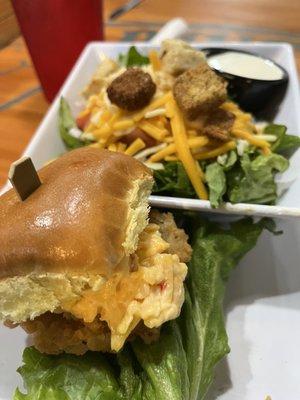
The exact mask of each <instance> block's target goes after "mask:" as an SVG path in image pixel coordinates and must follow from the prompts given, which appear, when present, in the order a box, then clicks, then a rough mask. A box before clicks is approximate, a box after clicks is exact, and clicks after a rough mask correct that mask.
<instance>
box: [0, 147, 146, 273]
mask: <svg viewBox="0 0 300 400" xmlns="http://www.w3.org/2000/svg"><path fill="white" fill-rule="evenodd" d="M39 176H40V179H41V181H42V185H41V186H40V187H39V188H38V189H37V190H36V191H35V192H34V193H32V194H31V195H30V196H29V197H28V198H27V199H26V200H25V201H23V202H22V201H21V200H19V198H18V196H17V194H16V193H15V191H14V190H13V189H11V190H10V191H8V192H7V193H5V194H4V195H3V196H1V198H0V238H1V246H0V279H3V278H7V277H14V276H22V275H28V274H32V273H33V274H34V273H44V272H52V273H67V274H80V275H81V274H82V275H83V274H103V275H109V274H110V272H111V271H112V270H113V269H114V268H115V267H116V266H117V265H118V264H119V263H120V261H121V260H122V258H123V257H124V256H125V255H128V254H131V253H132V252H134V251H135V248H136V245H137V241H138V235H139V233H140V232H141V231H142V230H143V229H144V228H145V226H146V224H147V217H148V203H147V199H148V195H149V194H150V191H151V187H152V182H153V180H152V176H151V173H150V171H149V170H148V169H147V168H146V167H145V166H144V165H143V164H141V163H140V162H138V161H136V160H135V159H134V158H132V157H129V156H126V155H123V154H120V153H115V152H110V151H107V150H99V149H94V148H81V149H77V150H73V151H71V152H69V153H67V154H65V155H63V156H62V157H60V158H59V159H57V160H56V161H53V162H52V163H51V164H49V165H47V166H45V167H44V168H42V169H41V170H40V171H39Z"/></svg>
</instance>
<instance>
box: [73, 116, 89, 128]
mask: <svg viewBox="0 0 300 400" xmlns="http://www.w3.org/2000/svg"><path fill="white" fill-rule="evenodd" d="M90 117H91V113H85V114H83V115H80V114H79V116H78V117H77V118H76V124H77V126H78V128H79V129H81V130H84V128H85V127H86V126H87V124H88V123H89V121H90Z"/></svg>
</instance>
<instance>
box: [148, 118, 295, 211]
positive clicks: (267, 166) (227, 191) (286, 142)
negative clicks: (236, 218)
mask: <svg viewBox="0 0 300 400" xmlns="http://www.w3.org/2000/svg"><path fill="white" fill-rule="evenodd" d="M264 133H265V134H272V135H276V136H277V137H278V139H277V141H276V142H274V144H273V147H272V151H273V153H272V154H270V155H267V156H266V155H262V154H260V153H259V152H257V151H255V150H254V149H253V148H252V147H250V148H249V149H248V150H247V151H245V152H244V154H243V155H242V156H238V155H237V152H236V151H234V150H232V151H231V152H230V153H228V154H227V155H225V157H224V156H219V157H218V159H217V161H210V160H207V161H203V162H202V163H201V166H202V168H203V170H204V171H205V178H206V184H207V186H208V191H209V200H210V203H211V205H212V207H218V206H220V205H221V204H222V202H224V201H230V202H231V203H252V204H275V203H276V200H277V197H278V196H277V187H276V183H275V174H276V173H277V172H284V171H285V170H286V169H287V168H288V167H289V161H288V160H287V158H285V157H284V156H283V154H284V153H285V151H286V150H291V149H295V148H297V147H299V146H300V138H299V137H297V136H293V135H288V134H287V133H286V127H285V126H283V125H275V124H271V125H268V126H267V127H266V128H265V130H264ZM277 153H278V154H277ZM279 153H280V154H279ZM154 178H155V185H154V189H153V192H154V194H165V195H171V196H182V197H196V196H195V193H194V190H193V188H192V186H191V184H190V182H189V179H188V176H187V175H186V173H185V171H184V169H183V167H182V164H181V163H180V162H176V163H175V162H169V163H165V164H164V169H163V170H158V171H155V172H154Z"/></svg>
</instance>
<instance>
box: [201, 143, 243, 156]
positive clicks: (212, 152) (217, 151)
mask: <svg viewBox="0 0 300 400" xmlns="http://www.w3.org/2000/svg"><path fill="white" fill-rule="evenodd" d="M235 148H236V143H235V142H234V141H231V142H227V143H225V144H223V145H222V146H220V147H218V148H217V149H214V150H209V151H204V152H202V153H197V154H195V155H194V157H195V158H196V160H207V159H209V158H215V157H218V156H219V155H221V154H224V153H227V152H228V151H230V150H233V149H235Z"/></svg>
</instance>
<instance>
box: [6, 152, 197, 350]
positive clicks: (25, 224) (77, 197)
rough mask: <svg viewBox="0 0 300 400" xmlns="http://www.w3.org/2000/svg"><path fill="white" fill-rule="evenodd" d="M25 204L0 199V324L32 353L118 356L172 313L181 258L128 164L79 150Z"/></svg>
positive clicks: (178, 241)
mask: <svg viewBox="0 0 300 400" xmlns="http://www.w3.org/2000/svg"><path fill="white" fill-rule="evenodd" d="M38 174H39V177H40V180H41V182H42V184H41V186H40V187H39V188H37V189H36V190H35V191H34V192H33V193H32V194H31V195H30V196H29V197H28V198H27V199H26V200H24V201H21V200H20V199H19V198H18V196H17V194H16V192H15V191H14V190H13V189H11V190H10V191H9V192H7V193H5V194H4V195H3V196H1V199H0V241H1V245H0V320H1V321H3V322H4V323H5V324H6V325H8V326H10V327H14V326H18V325H20V326H21V327H22V328H24V329H25V330H26V332H28V333H29V334H30V336H31V338H32V340H33V344H34V346H35V347H36V348H37V349H38V350H40V351H41V352H45V353H49V354H59V353H62V352H67V353H74V354H84V353H85V352H86V351H88V350H92V351H108V352H110V351H113V352H116V351H119V350H120V349H121V348H122V347H123V345H124V343H125V341H126V340H134V338H135V337H136V336H139V337H141V338H142V339H143V340H144V341H146V342H151V341H153V340H155V339H157V338H158V336H159V328H160V326H161V325H162V324H163V323H164V322H166V321H168V320H171V319H174V318H176V317H177V316H178V315H179V314H180V310H181V306H182V304H183V301H184V286H183V281H184V279H185V276H186V273H187V266H186V264H185V263H186V262H187V261H188V260H189V258H190V255H191V248H190V246H189V244H188V243H187V236H186V234H185V233H184V231H183V230H181V229H178V228H177V226H176V224H175V222H174V219H173V217H172V215H171V214H162V213H158V212H152V213H150V216H149V206H148V197H149V194H150V192H151V188H152V184H153V178H152V175H151V173H150V171H149V170H148V169H147V168H146V167H145V166H144V165H143V164H141V163H139V162H138V161H136V160H135V159H134V158H132V157H129V156H126V155H124V154H121V153H114V152H109V151H107V150H99V149H94V148H88V147H86V148H81V149H78V150H74V151H72V152H70V153H67V154H65V155H63V156H62V157H60V158H59V159H57V160H56V161H53V162H52V163H51V164H49V165H47V166H45V167H44V168H42V169H41V170H40V171H39V172H38Z"/></svg>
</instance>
